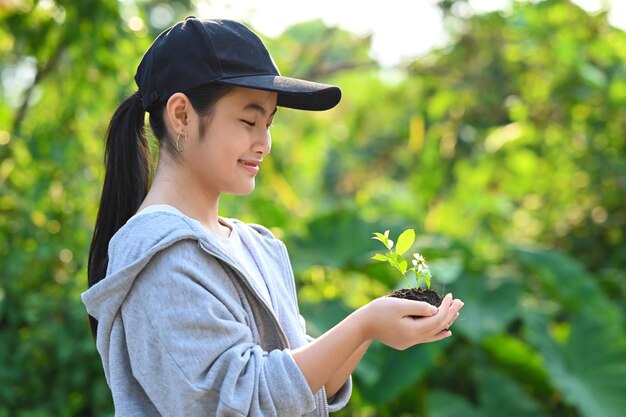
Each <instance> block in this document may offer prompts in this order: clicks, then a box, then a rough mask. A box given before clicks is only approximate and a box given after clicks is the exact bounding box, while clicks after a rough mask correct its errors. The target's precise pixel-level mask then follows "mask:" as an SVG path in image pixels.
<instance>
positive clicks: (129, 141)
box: [88, 93, 151, 337]
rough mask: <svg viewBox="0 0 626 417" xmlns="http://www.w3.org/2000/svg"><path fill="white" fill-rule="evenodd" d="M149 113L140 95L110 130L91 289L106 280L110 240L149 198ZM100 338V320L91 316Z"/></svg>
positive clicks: (114, 119)
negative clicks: (146, 122)
mask: <svg viewBox="0 0 626 417" xmlns="http://www.w3.org/2000/svg"><path fill="white" fill-rule="evenodd" d="M144 118H145V111H144V109H143V106H142V103H141V98H140V97H139V96H138V95H137V93H135V94H133V95H132V96H130V97H128V98H127V99H126V100H125V101H124V102H123V103H122V104H121V105H120V106H119V108H118V109H117V111H116V112H115V114H114V115H113V117H112V118H111V122H110V124H109V128H108V130H107V135H106V149H105V156H104V161H105V167H106V173H105V177H104V186H103V187H102V197H101V199H100V208H99V209H98V218H97V220H96V226H95V229H94V233H93V238H92V240H91V247H90V249H89V263H88V283H89V287H91V286H93V285H95V284H96V283H98V282H99V281H100V280H101V279H102V278H104V276H105V274H106V269H107V263H108V254H107V251H108V247H109V241H110V240H111V238H112V237H113V235H114V234H115V233H116V232H117V231H118V229H119V228H120V227H122V226H123V225H124V223H126V221H128V219H130V218H131V216H132V215H133V214H135V212H136V211H137V209H138V208H139V206H140V205H141V203H142V201H143V200H144V198H145V197H146V194H147V192H148V187H149V181H150V172H151V168H150V165H151V158H150V149H149V147H148V140H147V137H146V133H145V129H144ZM89 320H90V324H91V330H92V332H93V334H94V337H95V335H96V326H97V321H96V320H95V319H94V318H93V317H91V316H90V317H89Z"/></svg>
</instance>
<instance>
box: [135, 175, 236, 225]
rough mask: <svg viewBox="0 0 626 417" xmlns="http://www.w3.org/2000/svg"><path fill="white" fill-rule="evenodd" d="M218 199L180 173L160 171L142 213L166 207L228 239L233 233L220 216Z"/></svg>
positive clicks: (142, 206) (153, 182) (147, 196)
mask: <svg viewBox="0 0 626 417" xmlns="http://www.w3.org/2000/svg"><path fill="white" fill-rule="evenodd" d="M219 198H220V196H219V194H217V195H212V194H210V193H207V192H206V191H204V190H203V189H202V188H201V187H200V186H199V184H196V183H194V182H193V181H189V178H188V177H186V176H184V175H180V171H177V170H164V169H159V168H157V171H156V173H155V176H154V180H153V181H152V185H151V186H150V190H149V191H148V194H147V195H146V198H145V199H144V201H143V203H142V204H141V206H140V207H139V210H141V209H143V208H145V207H148V206H152V205H156V204H167V205H170V206H172V207H175V208H177V209H178V210H180V211H181V212H182V213H183V214H184V215H186V216H188V217H191V218H192V219H195V220H197V221H198V222H200V224H202V226H203V227H204V228H205V229H206V230H208V231H209V232H211V233H214V234H216V235H218V236H221V237H228V236H229V235H230V231H231V229H230V227H229V226H228V225H227V224H226V222H224V221H221V220H220V218H219V216H218V207H219Z"/></svg>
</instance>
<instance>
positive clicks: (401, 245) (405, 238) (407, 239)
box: [396, 229, 415, 255]
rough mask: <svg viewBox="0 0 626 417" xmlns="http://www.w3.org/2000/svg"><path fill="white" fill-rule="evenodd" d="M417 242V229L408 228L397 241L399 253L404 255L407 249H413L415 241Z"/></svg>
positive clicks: (397, 251)
mask: <svg viewBox="0 0 626 417" xmlns="http://www.w3.org/2000/svg"><path fill="white" fill-rule="evenodd" d="M414 242H415V230H413V229H407V230H405V231H404V232H402V234H401V235H400V236H399V237H398V242H396V253H397V254H398V255H404V254H405V253H406V251H408V250H409V249H411V246H413V243H414Z"/></svg>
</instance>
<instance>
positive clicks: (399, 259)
mask: <svg viewBox="0 0 626 417" xmlns="http://www.w3.org/2000/svg"><path fill="white" fill-rule="evenodd" d="M372 239H374V240H378V241H380V242H382V244H383V245H385V247H386V248H387V250H388V252H387V253H377V254H375V255H374V256H372V259H374V260H376V261H381V262H388V263H389V264H390V265H391V266H393V267H394V268H396V269H397V270H398V271H400V273H401V274H402V277H403V278H404V279H405V280H406V282H407V283H408V284H409V287H411V282H410V281H409V279H408V278H407V273H408V272H410V271H413V272H414V273H415V286H416V287H419V280H420V279H423V280H424V282H425V283H426V288H428V289H430V278H431V277H432V275H431V274H430V269H429V268H428V265H427V264H426V260H425V259H424V257H423V256H422V255H420V254H419V253H417V252H415V253H414V254H413V259H411V263H412V264H413V266H412V267H409V263H408V261H407V260H406V259H405V258H404V254H405V253H406V252H407V251H408V250H409V249H411V246H413V243H414V242H415V230H413V229H407V230H405V231H404V232H402V233H401V234H400V236H398V241H397V243H396V247H395V250H394V249H393V246H394V243H393V240H391V239H389V230H386V231H385V233H378V232H374V237H373V238H372Z"/></svg>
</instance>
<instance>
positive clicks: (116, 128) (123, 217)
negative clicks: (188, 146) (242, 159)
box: [87, 84, 233, 337]
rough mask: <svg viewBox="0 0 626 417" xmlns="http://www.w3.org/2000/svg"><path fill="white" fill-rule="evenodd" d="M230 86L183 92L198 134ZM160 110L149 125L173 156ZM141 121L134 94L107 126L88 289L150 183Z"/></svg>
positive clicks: (101, 273) (103, 270)
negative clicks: (196, 118)
mask: <svg viewBox="0 0 626 417" xmlns="http://www.w3.org/2000/svg"><path fill="white" fill-rule="evenodd" d="M232 89H233V87H231V86H226V85H215V84H208V85H203V86H200V87H196V88H193V89H190V90H187V91H185V92H184V94H185V95H186V96H187V97H188V98H189V101H190V102H191V105H192V106H193V108H194V110H195V111H196V112H197V113H198V114H199V115H200V117H201V123H200V132H199V133H200V138H202V137H203V135H204V130H205V128H206V126H207V123H208V121H209V119H210V116H211V114H212V111H213V109H214V107H215V104H216V103H217V101H218V100H219V99H220V98H222V97H224V96H225V95H226V94H228V93H229V92H230V91H232ZM164 111H165V103H162V104H160V105H159V106H157V107H156V108H154V109H150V127H151V128H152V131H153V133H154V136H155V137H156V138H157V139H158V141H159V146H160V147H161V148H162V147H163V146H165V149H164V150H165V151H166V152H169V154H170V155H171V156H172V157H173V158H174V160H176V154H177V151H176V150H175V146H174V141H173V140H172V137H171V136H172V135H170V134H169V132H168V129H167V126H166V124H165V120H164V117H163V116H164ZM144 120H145V110H144V108H143V105H142V102H141V97H140V96H139V95H138V94H137V93H135V94H133V95H131V96H130V97H128V98H127V99H126V100H124V101H123V102H122V104H121V105H120V106H119V107H118V109H117V110H116V111H115V113H114V114H113V117H112V118H111V122H110V123H109V127H108V129H107V133H106V146H105V153H104V165H105V170H106V171H105V177H104V185H103V187H102V196H101V198H100V207H99V209H98V217H97V219H96V224H95V227H94V232H93V238H92V240H91V247H90V248H89V263H88V272H87V275H88V286H89V287H90V288H91V287H92V286H93V285H95V284H97V283H98V282H99V281H100V280H102V279H103V278H104V276H105V274H106V270H107V264H108V262H109V257H108V247H109V241H110V240H111V238H112V237H113V235H114V234H115V233H116V232H117V231H118V230H119V229H120V227H122V226H123V225H124V224H125V223H126V222H127V221H128V219H130V218H131V217H132V216H133V215H134V214H135V213H136V212H137V209H138V208H139V206H140V205H141V203H142V202H143V200H144V199H145V198H146V195H147V193H148V189H149V187H150V182H151V177H152V163H151V162H152V157H151V155H150V147H149V144H148V138H147V136H146V132H145V127H144V123H145V122H144ZM89 321H90V325H91V331H92V333H93V335H94V337H95V336H96V330H97V321H96V319H94V318H93V317H91V316H89Z"/></svg>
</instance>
